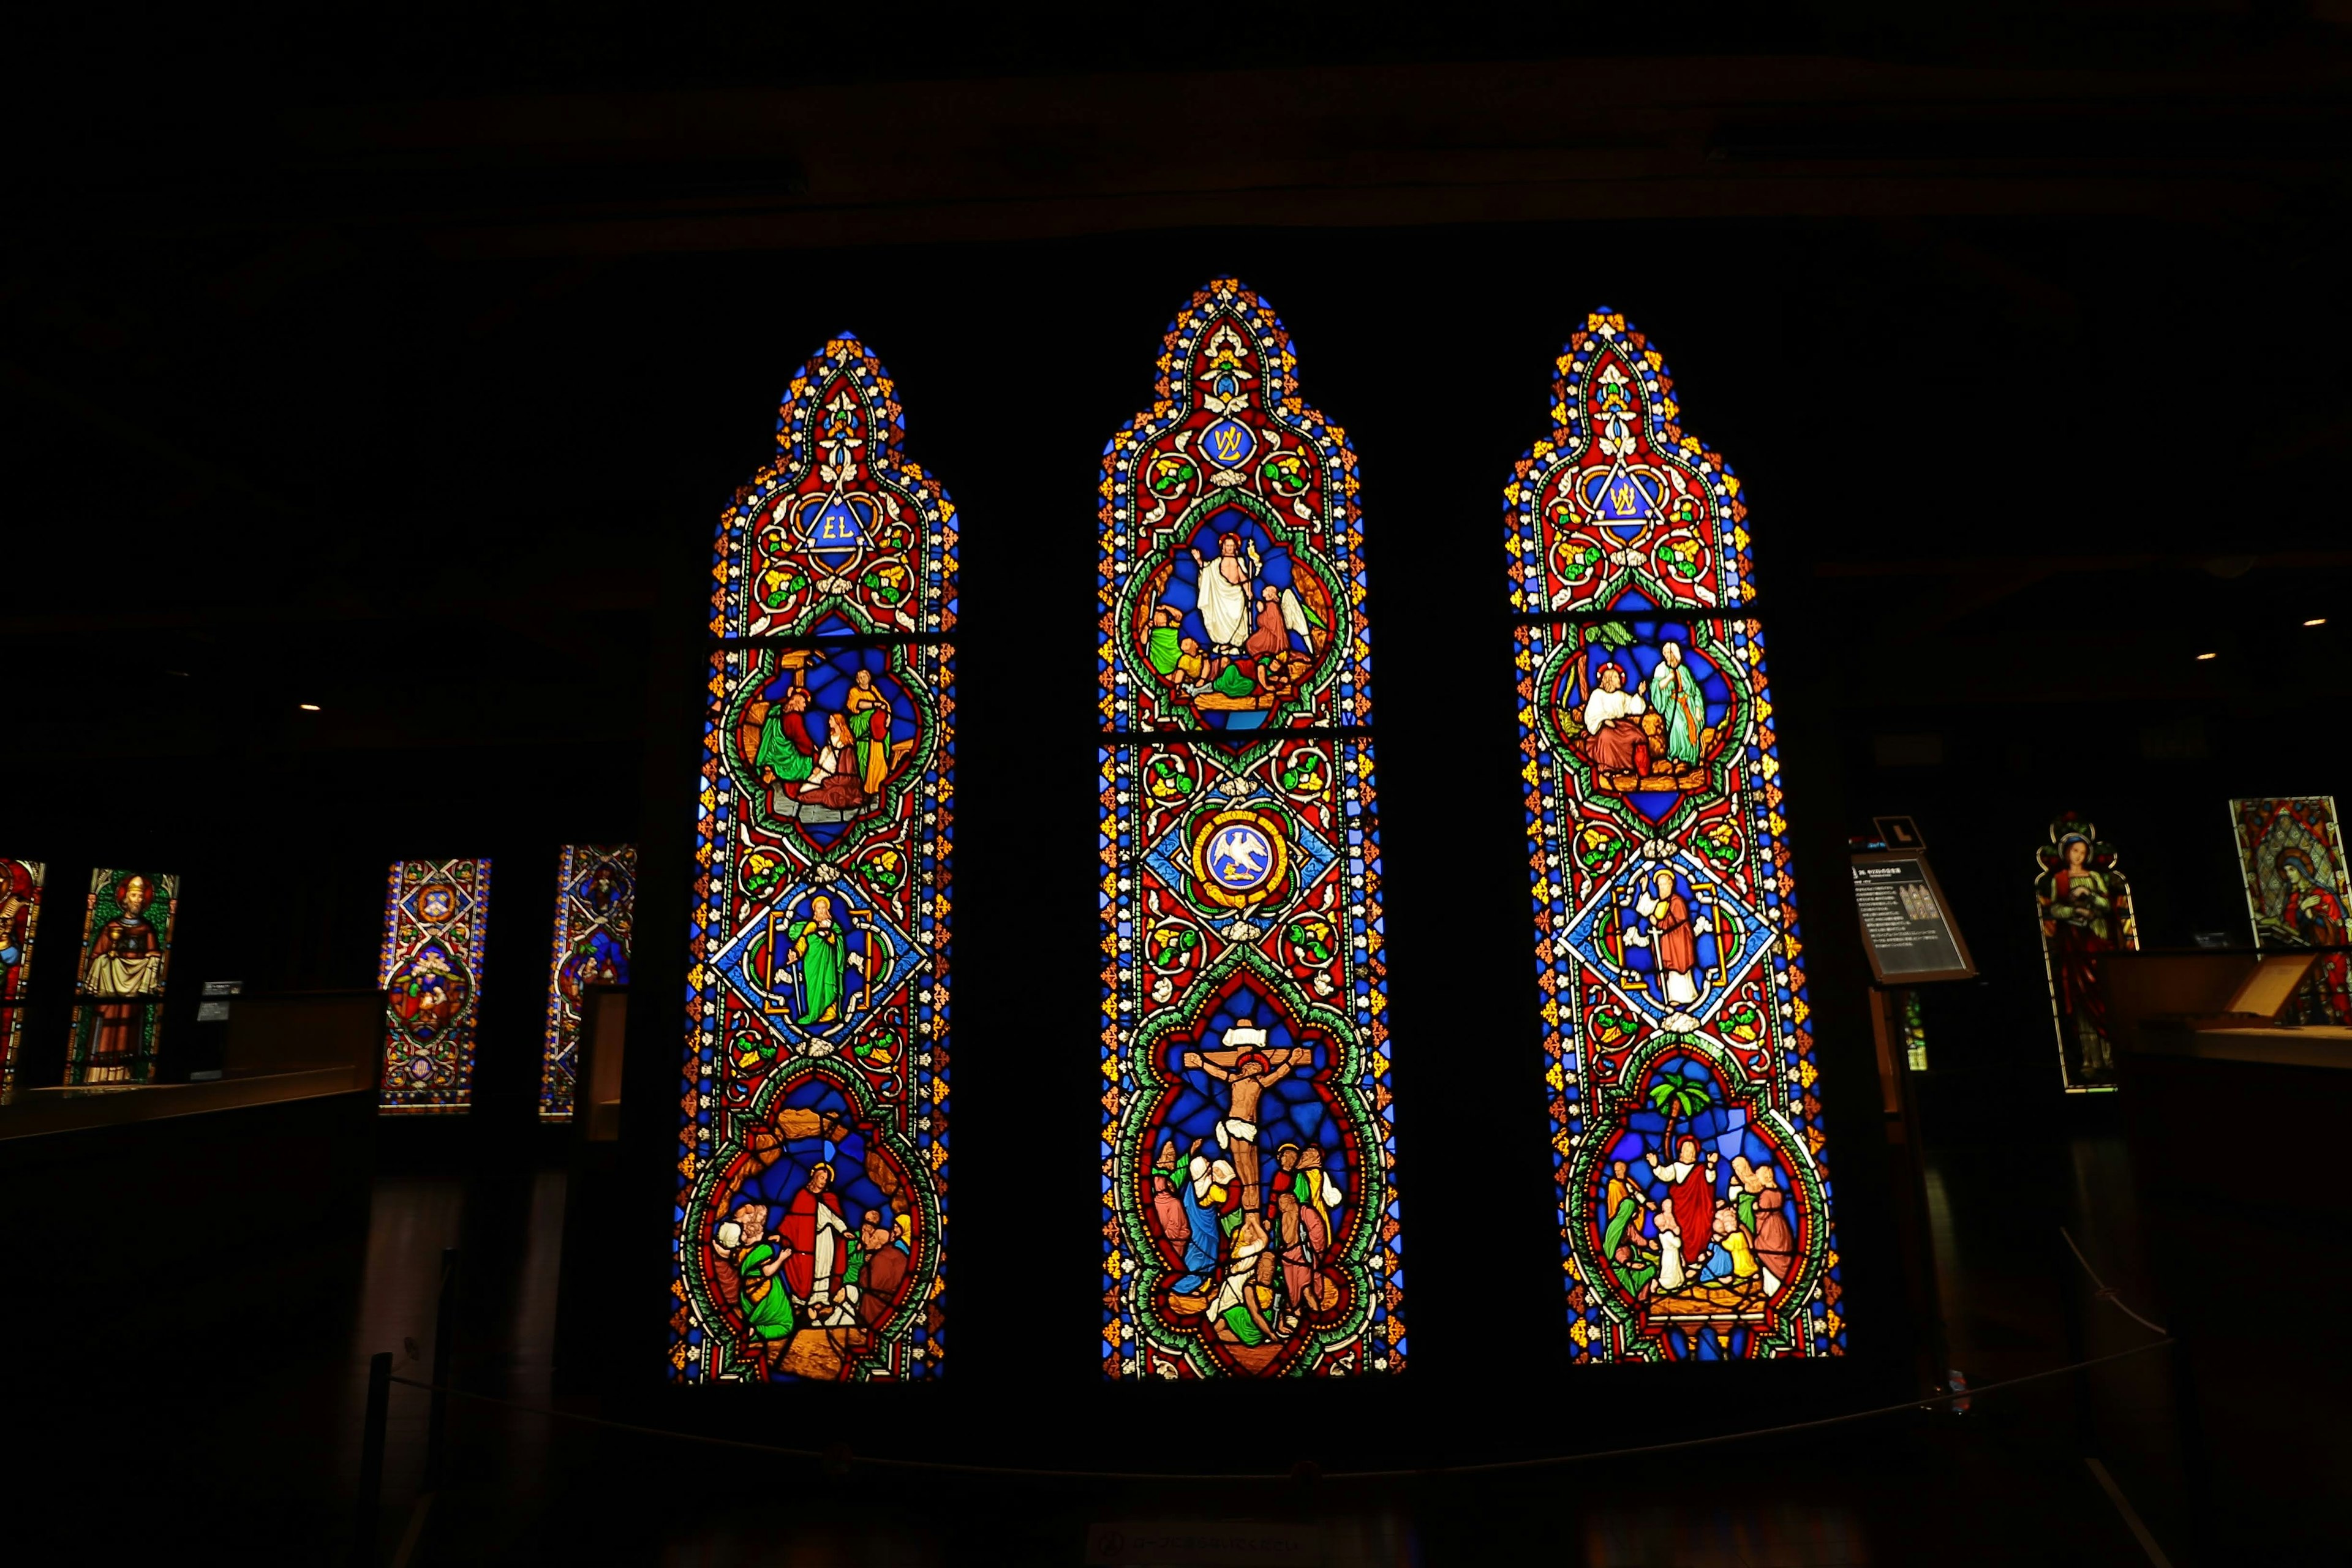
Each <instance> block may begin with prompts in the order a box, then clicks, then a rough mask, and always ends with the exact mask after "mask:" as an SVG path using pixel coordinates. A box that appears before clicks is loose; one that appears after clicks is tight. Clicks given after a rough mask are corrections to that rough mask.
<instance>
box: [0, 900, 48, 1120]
mask: <svg viewBox="0 0 2352 1568" xmlns="http://www.w3.org/2000/svg"><path fill="white" fill-rule="evenodd" d="M44 869H45V868H44V867H43V866H42V864H41V862H40V861H38V860H0V1090H5V1089H14V1088H15V1087H16V1047H17V1045H18V1043H19V1042H20V1041H21V1039H22V1038H23V1036H24V1033H25V986H26V982H27V981H28V980H29V978H30V977H31V974H32V970H33V939H34V937H35V936H37V935H38V934H39V930H40V923H41V880H42V876H43V873H44Z"/></svg>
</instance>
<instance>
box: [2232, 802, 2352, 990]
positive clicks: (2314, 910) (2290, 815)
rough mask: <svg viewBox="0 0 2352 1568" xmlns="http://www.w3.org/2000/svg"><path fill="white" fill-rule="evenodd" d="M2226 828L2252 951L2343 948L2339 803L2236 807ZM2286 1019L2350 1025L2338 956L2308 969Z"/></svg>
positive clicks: (2346, 984) (2350, 983) (2348, 980)
mask: <svg viewBox="0 0 2352 1568" xmlns="http://www.w3.org/2000/svg"><path fill="white" fill-rule="evenodd" d="M2230 820H2231V826H2233V827H2234V828H2235V829H2236V831H2237V835H2238V868H2239V870H2240V871H2241V872H2242V873H2243V875H2244V877H2245V880H2246V912H2247V913H2248V914H2249V915H2250V916H2251V917H2252V920H2253V924H2254V945H2255V946H2256V947H2263V948H2277V947H2339V948H2340V947H2342V946H2343V945H2344V944H2345V942H2346V941H2347V932H2346V925H2345V920H2344V898H2345V892H2346V883H2345V868H2344V830H2343V828H2342V826H2339V825H2338V823H2337V821H2336V797H2335V796H2333V795H2295V796H2290V797H2287V798H2284V799H2270V800H2233V801H2231V803H2230ZM2290 1015H2291V1016H2292V1021H2293V1022H2295V1023H2298V1024H2333V1025H2336V1026H2345V1025H2352V976H2348V975H2347V973H2346V963H2345V955H2344V954H2343V953H2341V952H2332V953H2329V954H2327V955H2326V956H2325V957H2323V958H2321V959H2320V961H2319V962H2318V963H2315V964H2314V965H2313V966H2312V971H2311V973H2310V974H2308V975H2307V976H2305V979H2304V983H2303V984H2302V985H2301V986H2300V987H2298V988H2297V990H2296V992H2295V994H2294V1001H2293V1002H2291V1003H2290V1004H2288V1008H2287V1013H2286V1014H2283V1015H2281V1016H2282V1017H2287V1016H2290Z"/></svg>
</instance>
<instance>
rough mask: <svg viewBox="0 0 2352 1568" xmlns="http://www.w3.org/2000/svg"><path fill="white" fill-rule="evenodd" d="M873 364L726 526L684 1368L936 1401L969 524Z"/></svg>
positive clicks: (687, 1087)
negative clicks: (961, 542)
mask: <svg viewBox="0 0 2352 1568" xmlns="http://www.w3.org/2000/svg"><path fill="white" fill-rule="evenodd" d="M904 431H905V424H904V420H903V417H902V416H901V413H900V410H899V405H898V389H897V387H896V385H895V384H893V382H892V381H891V379H890V376H889V374H888V373H887V371H885V370H884V369H883V367H882V364H881V363H880V362H879V361H878V360H877V359H876V358H875V357H874V355H873V354H872V353H869V352H867V350H866V347H865V345H864V344H862V343H860V342H857V340H856V339H855V338H851V337H840V338H835V339H834V340H833V341H832V342H828V343H826V344H825V346H824V352H823V353H820V354H818V355H817V356H816V357H815V358H814V359H813V360H811V361H810V362H809V363H807V365H806V366H804V367H803V369H802V371H801V372H800V374H797V375H796V376H794V377H793V382H792V386H791V389H790V390H789V391H788V392H787V393H786V395H785V397H784V402H783V405H782V408H781V409H780V410H779V412H778V417H777V421H776V447H777V453H776V458H775V461H774V462H773V464H772V466H770V467H768V468H762V469H761V470H760V472H759V473H757V474H756V475H754V476H753V477H752V479H751V483H749V484H748V485H745V486H744V487H743V488H742V489H739V490H737V491H736V492H735V504H734V505H733V506H731V507H730V508H729V509H728V510H727V511H726V513H725V515H724V516H723V517H722V518H721V519H720V521H719V542H718V552H717V553H718V559H717V563H716V573H715V575H716V577H717V581H718V588H717V591H716V593H715V595H714V596H713V603H712V606H711V607H712V617H711V623H710V631H711V635H712V636H713V637H716V638H717V639H718V641H719V647H718V649H717V650H716V651H715V652H714V653H713V654H712V656H711V661H710V670H709V682H708V685H707V686H706V687H705V701H706V704H707V706H706V708H705V716H706V717H705V729H704V748H703V764H702V789H701V796H700V802H699V805H698V845H697V847H696V849H695V861H696V869H695V882H694V889H695V905H694V915H693V926H692V930H691V931H690V933H689V945H688V954H689V963H690V964H691V967H690V969H689V971H688V996H687V1019H686V1054H685V1079H684V1082H683V1083H682V1084H681V1085H680V1089H681V1090H682V1094H681V1098H680V1100H679V1106H680V1111H681V1121H680V1122H679V1126H678V1143H679V1147H678V1149H677V1154H678V1156H679V1162H678V1166H677V1169H678V1173H679V1185H678V1191H677V1209H676V1211H675V1219H674V1224H675V1226H676V1229H675V1232H674V1235H673V1238H672V1249H673V1250H672V1259H671V1271H670V1282H669V1300H668V1302H667V1306H666V1307H665V1309H664V1310H665V1313H666V1315H667V1317H668V1320H669V1324H670V1342H669V1363H670V1371H671V1375H672V1377H673V1378H674V1379H676V1380H677V1381H679V1382H684V1383H710V1382H727V1383H771V1382H787V1381H793V1380H805V1381H823V1382H869V1381H870V1382H879V1381H902V1380H907V1379H919V1378H929V1377H935V1376H937V1375H939V1373H940V1371H941V1370H942V1367H943V1365H944V1362H943V1357H944V1354H945V1352H946V1349H947V1337H946V1325H947V1306H948V1300H947V1292H946V1286H945V1279H946V1276H945V1273H944V1266H943V1258H944V1257H945V1242H946V1223H947V1191H948V1184H949V1180H950V1174H951V1172H950V1163H949V1159H948V1121H949V1116H950V1112H951V1110H953V1104H952V1101H951V1100H950V1097H949V1094H948V1055H949V1045H950V1038H949V1031H948V993H949V974H948V968H949V963H948V961H949V941H948V927H949V903H950V900H949V849H950V839H951V829H952V826H953V823H954V819H955V770H954V755H955V753H954V713H955V682H954V649H953V648H952V647H950V643H949V640H948V639H949V637H950V634H951V633H952V632H953V631H954V629H955V620H956V596H955V571H956V540H957V531H958V527H959V522H958V519H957V515H956V508H955V503H954V502H953V501H952V500H949V499H948V494H947V491H946V489H944V488H943V487H942V486H941V485H940V481H939V480H938V479H935V478H933V477H932V476H930V475H929V474H927V473H925V472H924V471H923V469H922V468H920V467H919V466H918V465H917V464H915V463H914V462H912V461H910V460H909V459H908V458H907V456H906V454H905V453H904V451H903V450H902V449H901V442H902V440H903V439H904Z"/></svg>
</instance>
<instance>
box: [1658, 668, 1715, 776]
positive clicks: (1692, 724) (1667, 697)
mask: <svg viewBox="0 0 2352 1568" xmlns="http://www.w3.org/2000/svg"><path fill="white" fill-rule="evenodd" d="M1650 710H1651V711H1652V712H1654V713H1655V714H1657V715H1658V717H1659V718H1661V719H1663V720H1664V721H1665V722H1666V755H1668V756H1670V757H1672V758H1674V760H1675V762H1676V763H1679V764H1681V765H1682V766H1685V767H1689V766H1692V765H1694V764H1696V763H1697V762H1698V757H1699V741H1700V738H1701V737H1702V736H1704V735H1705V734H1706V693H1705V692H1703V691H1701V690H1700V689H1699V686H1698V677H1696V676H1695V675H1693V674H1692V673H1691V672H1690V669H1689V667H1687V666H1686V665H1685V664H1684V663H1683V650H1682V649H1681V647H1678V646H1676V645H1675V644H1674V643H1668V644H1667V645H1666V646H1665V647H1664V648H1663V649H1661V650H1660V661H1659V664H1658V667H1657V668H1655V669H1653V670H1652V671H1650Z"/></svg>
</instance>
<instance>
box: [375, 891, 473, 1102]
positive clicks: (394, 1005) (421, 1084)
mask: <svg viewBox="0 0 2352 1568" xmlns="http://www.w3.org/2000/svg"><path fill="white" fill-rule="evenodd" d="M489 910H490V863H489V862H488V860H475V859H459V860H401V861H396V862H394V865H393V868H392V878H391V885H390V888H389V889H388V890H387V892H386V894H385V896H384V905H383V963H382V965H381V967H380V968H379V970H378V980H377V984H380V985H382V986H383V1007H384V1013H383V1109H384V1110H385V1111H386V1112H388V1113H390V1112H407V1113H413V1114H424V1115H432V1114H443V1115H451V1114H456V1113H458V1112H462V1111H465V1110H470V1109H471V1108H472V1106H473V1103H474V1034H475V1026H476V1024H477V1023H478V1020H479V1018H480V1016H481V1008H482V955H483V948H484V944H485V942H487V940H488V935H489Z"/></svg>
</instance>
